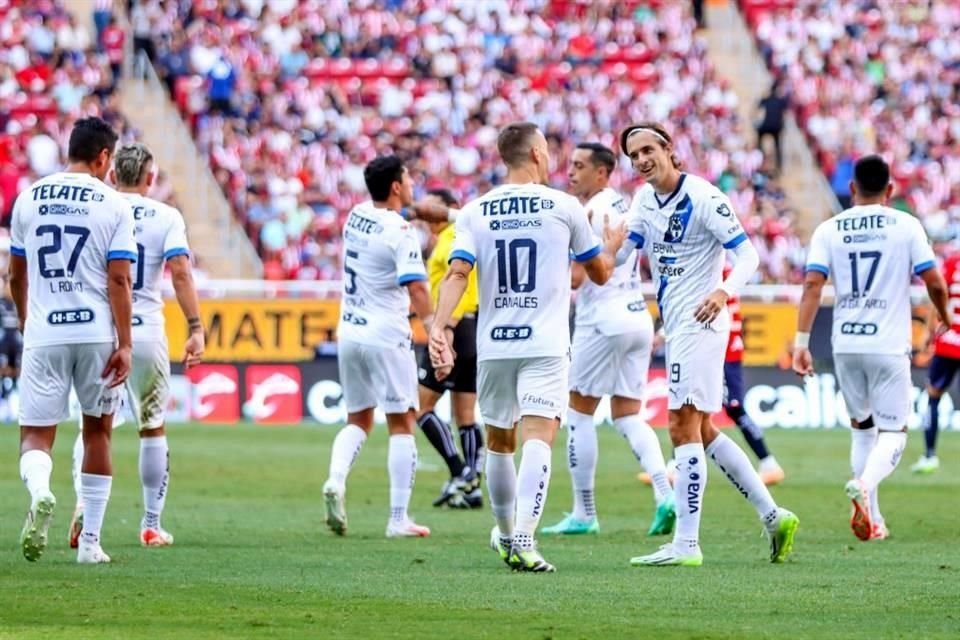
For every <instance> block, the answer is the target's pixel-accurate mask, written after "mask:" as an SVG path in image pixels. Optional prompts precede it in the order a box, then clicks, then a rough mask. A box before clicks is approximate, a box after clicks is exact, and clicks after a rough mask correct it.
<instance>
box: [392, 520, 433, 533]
mask: <svg viewBox="0 0 960 640" xmlns="http://www.w3.org/2000/svg"><path fill="white" fill-rule="evenodd" d="M429 535H430V528H429V527H424V526H422V525H419V524H417V523H416V522H414V521H413V520H411V519H410V518H407V519H406V520H403V521H402V522H396V521H394V520H391V521H390V522H388V523H387V537H388V538H426V537H427V536H429Z"/></svg>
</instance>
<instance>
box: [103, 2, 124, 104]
mask: <svg viewBox="0 0 960 640" xmlns="http://www.w3.org/2000/svg"><path fill="white" fill-rule="evenodd" d="M126 40H127V35H126V34H125V33H124V31H123V29H122V28H121V27H120V25H119V24H117V19H116V18H115V17H113V16H110V21H109V22H108V23H107V27H106V29H104V30H103V31H102V32H101V33H100V44H101V45H102V46H103V50H104V51H105V52H106V54H107V59H108V60H109V61H110V70H111V71H112V72H113V86H114V87H116V86H117V84H118V83H119V82H120V76H121V74H122V71H123V46H124V43H125V42H126Z"/></svg>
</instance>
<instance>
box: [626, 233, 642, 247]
mask: <svg viewBox="0 0 960 640" xmlns="http://www.w3.org/2000/svg"><path fill="white" fill-rule="evenodd" d="M628 238H629V239H630V242H633V243H635V244H636V245H637V248H639V249H643V245H644V244H645V243H646V242H647V239H646V238H644V237H643V236H642V235H640V234H639V233H637V232H636V231H631V232H630V235H629V236H628Z"/></svg>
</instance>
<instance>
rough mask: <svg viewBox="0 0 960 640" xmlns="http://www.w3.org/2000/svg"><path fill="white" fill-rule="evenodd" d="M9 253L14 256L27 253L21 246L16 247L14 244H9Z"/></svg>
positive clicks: (23, 255) (21, 255) (22, 255)
mask: <svg viewBox="0 0 960 640" xmlns="http://www.w3.org/2000/svg"><path fill="white" fill-rule="evenodd" d="M10 253H11V254H12V255H15V256H20V257H21V258H23V257H25V256H26V255H27V251H26V249H24V248H23V247H17V246H15V245H10Z"/></svg>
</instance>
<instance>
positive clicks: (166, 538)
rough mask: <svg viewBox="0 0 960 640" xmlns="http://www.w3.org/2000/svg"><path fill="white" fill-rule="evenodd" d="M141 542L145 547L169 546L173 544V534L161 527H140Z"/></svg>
mask: <svg viewBox="0 0 960 640" xmlns="http://www.w3.org/2000/svg"><path fill="white" fill-rule="evenodd" d="M140 544H141V545H143V546H144V547H169V546H170V545H172V544H173V534H172V533H170V532H169V531H164V530H163V529H162V528H160V527H147V528H145V529H140Z"/></svg>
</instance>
